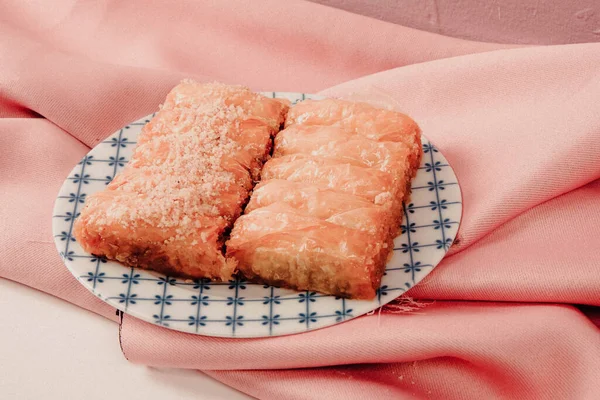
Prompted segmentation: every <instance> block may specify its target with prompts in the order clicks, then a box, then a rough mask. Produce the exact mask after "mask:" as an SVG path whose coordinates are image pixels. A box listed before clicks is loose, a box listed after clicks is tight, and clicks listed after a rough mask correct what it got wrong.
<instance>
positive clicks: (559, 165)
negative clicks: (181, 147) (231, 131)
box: [0, 0, 600, 399]
mask: <svg viewBox="0 0 600 400" xmlns="http://www.w3.org/2000/svg"><path fill="white" fill-rule="evenodd" d="M0 57H1V58H0V60H1V61H2V62H1V63H0V116H1V117H4V118H2V119H0V148H1V149H2V157H0V173H1V174H2V175H1V176H2V178H1V181H0V202H1V205H2V207H1V208H0V227H1V228H0V276H2V277H4V278H8V279H12V280H15V281H18V282H21V283H23V284H25V285H29V286H32V287H35V288H37V289H39V290H43V291H46V292H48V293H51V294H53V295H56V296H59V297H62V298H64V299H66V300H68V301H70V302H73V303H76V304H78V305H80V306H82V307H85V308H87V309H90V310H92V311H94V312H97V313H99V314H101V315H103V316H105V317H107V318H111V319H115V316H114V310H112V309H111V308H110V307H108V306H107V305H105V304H104V303H101V302H100V301H99V300H97V299H96V298H95V297H94V296H93V295H91V294H90V293H88V292H87V291H86V290H85V289H83V288H82V287H81V286H80V285H79V284H78V283H77V282H76V281H75V279H74V278H72V277H71V276H70V274H69V273H68V271H67V270H66V268H65V267H64V266H63V265H62V263H61V261H60V259H59V257H58V255H57V253H56V250H55V249H54V245H53V244H52V237H51V236H52V234H51V230H50V224H51V218H50V216H51V212H52V211H51V210H52V204H53V201H54V196H55V194H56V192H57V191H58V188H59V186H60V184H61V183H62V180H63V179H64V177H65V176H66V175H67V173H68V171H69V170H70V169H71V167H72V166H73V165H74V164H75V163H76V161H77V160H78V159H79V158H80V157H82V156H83V154H85V152H86V151H87V149H88V147H89V146H93V145H94V144H95V143H97V142H98V141H99V140H101V139H102V138H104V137H105V136H107V135H108V134H110V133H112V132H113V131H114V130H116V129H117V128H119V127H120V126H122V125H124V124H126V123H127V122H130V121H132V120H134V119H136V118H138V117H140V116H142V115H145V114H148V113H150V112H151V111H153V110H154V109H155V108H156V106H157V105H158V104H159V103H160V102H161V100H162V99H163V97H164V95H165V93H166V92H167V90H169V89H170V87H171V86H173V85H174V84H175V83H176V82H177V81H178V80H179V79H181V78H183V77H188V76H191V77H195V78H197V79H201V80H207V79H211V80H212V79H216V80H221V81H225V82H237V83H245V84H248V85H250V86H251V87H253V88H254V89H267V90H271V89H276V90H297V91H306V92H315V91H319V90H322V89H326V88H328V87H332V86H333V87H332V88H330V89H328V90H326V91H325V92H324V93H325V94H330V95H340V96H345V97H350V98H355V99H363V100H369V101H372V102H374V103H385V104H392V105H394V106H397V107H398V108H399V109H401V110H403V111H405V112H408V113H409V114H411V115H412V116H413V117H414V118H415V119H416V120H417V121H418V122H419V123H420V125H421V127H422V128H423V131H424V132H425V134H426V135H427V136H428V137H429V138H430V139H431V140H432V141H433V142H434V143H435V144H436V146H437V147H439V148H440V150H441V151H442V152H443V153H444V155H446V157H447V158H448V159H449V161H450V162H451V164H452V165H453V166H454V168H455V170H456V172H457V175H458V177H459V180H460V182H461V187H462V189H463V195H464V217H463V223H462V226H461V229H460V232H459V240H458V243H457V244H455V246H453V248H452V255H451V256H449V257H448V258H446V259H445V260H444V262H443V263H442V264H440V266H438V268H436V270H435V271H434V272H433V273H432V274H431V275H430V276H429V277H428V278H427V279H426V281H425V282H423V283H422V284H420V285H418V286H417V287H416V288H415V289H413V290H412V291H411V292H409V294H410V295H411V296H413V297H415V298H419V299H435V300H437V301H436V302H435V304H433V305H430V306H428V307H427V308H425V309H424V310H422V311H420V312H418V313H414V314H404V315H396V314H385V313H383V314H382V315H381V316H379V315H373V316H367V317H363V318H359V319H356V320H353V321H350V322H347V323H344V324H342V325H338V326H335V327H332V328H329V329H324V330H320V331H315V332H311V333H307V334H302V335H297V336H293V337H281V338H272V339H260V340H227V339H216V338H206V337H198V336H192V335H186V334H181V333H177V332H173V331H168V330H165V329H162V328H158V327H155V326H152V325H149V324H146V323H143V322H140V321H138V320H136V319H134V318H129V317H127V316H126V317H125V318H124V321H123V324H122V335H121V340H122V346H123V350H124V353H125V355H126V356H127V358H128V359H129V360H131V361H133V362H139V363H145V364H148V365H154V366H167V365H168V366H177V367H182V368H196V369H203V370H205V372H208V373H210V374H211V375H212V376H214V377H215V378H217V379H219V380H222V381H223V382H226V383H228V384H230V385H232V386H234V387H236V388H238V389H240V390H243V391H245V392H247V393H249V394H251V395H253V396H256V397H259V398H265V399H277V398H291V399H312V398H322V397H325V396H328V397H330V398H415V397H416V398H447V399H459V398H473V397H480V398H536V399H539V398H577V399H579V398H581V399H587V398H596V397H600V389H598V386H597V380H598V377H600V332H599V330H598V328H597V327H596V326H594V324H593V323H592V322H591V321H590V319H588V318H586V317H585V316H584V314H582V313H581V311H579V310H578V309H577V308H574V307H572V306H565V305H558V304H557V303H571V304H573V303H576V304H587V305H590V306H598V305H600V262H599V260H600V245H598V240H597V239H596V237H597V232H598V226H599V225H600V202H599V201H598V199H599V198H600V113H598V104H600V73H599V72H598V65H600V44H581V45H567V46H557V47H535V48H514V47H513V46H499V45H490V44H483V43H474V42H466V41H461V40H457V39H451V38H447V37H442V36H436V35H433V34H429V33H424V32H419V31H415V30H411V29H408V28H403V27H400V26H396V25H393V24H388V23H385V22H381V21H376V20H372V19H368V18H365V17H361V16H357V15H353V14H349V13H346V12H343V11H339V10H334V9H330V8H327V7H323V6H319V5H316V4H311V3H306V2H296V1H294V2H279V1H275V0H272V1H260V2H257V1H253V2H250V1H235V2H227V5H225V4H224V3H223V2H218V1H213V2H192V1H190V2H176V3H170V2H169V3H166V2H145V3H144V5H143V6H142V5H136V4H133V3H121V2H104V3H100V2H81V3H73V2H70V1H60V2H56V3H53V6H52V7H47V8H46V9H45V10H40V9H39V7H38V5H36V4H34V3H30V2H18V1H12V2H11V1H8V2H3V3H0ZM382 71H385V72H382ZM349 80H350V82H347V83H343V82H346V81H349ZM336 85H337V86H336ZM446 300H460V301H458V302H450V301H446ZM465 300H480V301H484V302H467V301H465ZM498 301H502V302H511V303H497V302H498ZM515 302H521V303H523V304H514V303H515ZM541 303H546V304H541ZM590 310H591V311H590ZM586 311H587V312H588V313H589V314H590V315H594V316H595V317H594V318H596V319H597V309H596V308H592V307H591V308H589V309H588V310H586ZM341 365H344V366H341ZM334 366H337V367H334ZM303 367H313V368H303ZM240 369H247V370H243V371H242V370H240Z"/></svg>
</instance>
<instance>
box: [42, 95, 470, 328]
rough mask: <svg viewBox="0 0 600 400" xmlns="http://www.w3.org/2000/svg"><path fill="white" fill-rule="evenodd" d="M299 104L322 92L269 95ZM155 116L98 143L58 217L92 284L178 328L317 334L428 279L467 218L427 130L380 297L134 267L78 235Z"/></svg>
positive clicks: (57, 232) (63, 195) (61, 234)
mask: <svg viewBox="0 0 600 400" xmlns="http://www.w3.org/2000/svg"><path fill="white" fill-rule="evenodd" d="M264 94H265V95H269V96H272V97H283V98H288V99H290V100H292V102H296V101H298V100H301V99H304V98H313V97H315V96H311V95H304V94H302V93H282V92H275V93H273V92H268V93H264ZM152 116H153V115H149V116H147V117H145V118H142V119H140V120H138V121H135V122H133V123H131V124H129V125H127V126H126V127H124V128H123V129H121V130H119V131H118V132H115V133H114V134H113V135H111V136H109V137H108V138H107V139H106V140H104V141H103V142H101V143H100V144H98V145H97V146H96V147H95V148H93V149H92V150H91V151H90V152H89V153H88V154H87V155H86V156H85V157H84V158H83V159H82V160H81V161H80V162H79V163H78V164H77V165H76V166H75V168H74V169H73V170H72V171H71V173H70V174H69V176H68V178H67V179H66V180H65V182H64V184H63V185H62V187H61V189H60V192H59V194H58V197H57V199H56V203H55V206H54V214H53V224H52V229H53V234H54V241H55V243H56V247H57V248H58V251H59V252H60V255H61V256H62V258H63V260H64V262H65V265H66V266H67V268H69V270H70V271H71V273H72V274H73V275H74V276H75V277H76V278H77V279H78V280H79V282H81V283H82V284H83V285H84V286H85V287H86V288H88V289H89V290H91V291H92V292H93V293H95V294H96V295H97V296H98V297H99V298H101V299H102V300H104V301H106V302H107V303H109V304H110V305H112V306H114V307H116V308H117V309H119V310H121V311H123V312H125V313H127V314H130V315H132V316H134V317H137V318H140V319H142V320H144V321H147V322H151V323H154V324H158V325H162V326H165V327H167V328H170V329H175V330H178V331H182V332H189V333H195V334H201V335H210V336H222V337H238V338H241V337H264V336H278V335H287V334H292V333H299V332H305V331H310V330H313V329H318V328H323V327H326V326H330V325H334V324H338V323H341V322H343V321H347V320H349V319H351V318H355V317H358V316H359V315H362V314H365V313H367V312H369V311H372V310H375V309H377V308H378V307H379V306H381V305H383V304H386V303H388V302H390V301H392V300H393V299H395V298H396V297H398V296H400V295H401V294H403V293H404V292H406V291H407V290H409V289H410V288H412V287H413V286H414V285H415V284H416V283H418V282H419V281H420V280H421V279H423V278H424V277H425V276H426V275H427V274H428V273H430V272H431V271H432V270H433V268H434V267H435V266H436V265H437V264H438V263H439V262H440V261H441V259H442V258H443V257H444V255H445V254H446V252H447V251H448V248H449V247H450V245H451V244H452V242H453V240H454V238H455V237H456V232H457V230H458V226H459V223H460V219H461V214H462V204H461V193H460V188H459V186H458V181H457V179H456V176H455V175H454V171H453V170H452V168H451V167H450V166H449V165H448V162H447V161H446V159H445V158H444V156H443V155H442V154H441V153H440V152H439V151H438V150H437V149H436V148H435V147H434V146H433V145H431V144H430V143H429V141H428V140H427V139H426V138H425V137H423V152H424V154H423V161H422V163H421V167H420V168H419V171H418V173H417V176H416V177H415V179H414V180H413V182H412V196H411V203H410V204H407V205H406V206H405V211H406V212H405V214H406V215H405V217H404V220H403V222H402V232H403V233H402V235H401V236H399V237H397V238H396V240H395V242H394V247H395V248H394V254H393V256H392V258H391V260H390V262H389V263H388V265H387V269H386V273H385V275H384V277H383V280H382V283H381V287H380V289H379V291H378V294H377V297H376V298H375V299H374V300H372V301H365V300H347V299H341V298H337V297H334V296H326V295H322V294H320V293H315V292H309V291H308V292H296V291H293V290H287V289H280V288H276V287H271V286H263V285H257V284H252V283H247V282H244V281H239V280H236V281H232V282H229V283H216V282H209V281H203V280H200V281H194V282H190V281H188V282H186V281H183V280H179V279H175V278H171V277H168V276H165V275H162V274H159V273H155V272H150V271H144V270H141V269H136V268H130V267H125V266H123V265H121V264H119V263H117V262H112V261H106V260H103V259H100V258H97V257H94V256H93V255H91V254H89V253H86V252H84V251H83V250H82V249H81V247H80V246H79V244H78V243H77V242H76V240H75V238H74V237H73V236H72V229H73V221H74V219H75V218H77V217H78V216H79V212H80V210H81V208H82V207H83V204H84V202H85V199H86V197H87V196H89V195H90V194H92V193H94V192H97V191H100V190H102V189H104V188H105V186H106V185H107V184H108V183H109V182H110V181H111V179H112V177H113V176H114V175H115V174H116V173H117V172H118V171H119V170H120V169H121V168H123V167H124V166H125V164H126V163H127V161H128V160H129V157H130V156H131V154H132V151H133V149H134V147H135V143H136V138H137V136H138V134H139V132H140V130H141V129H142V127H143V126H144V124H145V123H146V122H148V120H149V119H150V118H151V117H152Z"/></svg>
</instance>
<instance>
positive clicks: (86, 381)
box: [0, 278, 251, 400]
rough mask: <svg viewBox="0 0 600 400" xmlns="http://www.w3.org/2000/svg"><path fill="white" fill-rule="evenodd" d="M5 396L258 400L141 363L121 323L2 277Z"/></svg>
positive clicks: (1, 381) (1, 379)
mask: <svg viewBox="0 0 600 400" xmlns="http://www.w3.org/2000/svg"><path fill="white" fill-rule="evenodd" d="M0 399H6V400H30V399H45V400H55V399H57V400H58V399H60V400H68V399H86V400H108V399H111V400H112V399H145V400H153V399H161V400H164V399H183V400H187V399H190V400H191V399H194V400H206V399H211V400H212V399H228V400H229V399H231V400H241V399H244V400H246V399H251V397H248V396H246V395H244V394H242V393H240V392H238V391H236V390H234V389H231V388H229V387H227V386H225V385H223V384H221V383H220V382H217V381H215V380H214V379H212V378H210V377H208V376H207V375H204V374H202V373H200V372H196V371H189V370H175V369H156V368H149V367H145V366H141V365H135V364H132V363H130V362H128V361H127V360H125V358H124V357H123V355H122V354H121V350H120V349H119V341H118V326H117V324H115V323H114V322H111V321H108V320H106V319H105V318H103V317H100V316H98V315H96V314H94V313H91V312H89V311H85V310H83V309H81V308H79V307H76V306H74V305H72V304H69V303H67V302H65V301H63V300H59V299H57V298H55V297H53V296H50V295H47V294H45V293H41V292H39V291H37V290H34V289H31V288H28V287H26V286H23V285H20V284H17V283H14V282H10V281H7V280H5V279H1V278H0Z"/></svg>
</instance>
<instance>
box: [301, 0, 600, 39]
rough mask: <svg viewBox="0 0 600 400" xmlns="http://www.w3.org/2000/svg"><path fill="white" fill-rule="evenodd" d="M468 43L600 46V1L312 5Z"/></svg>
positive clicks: (361, 0)
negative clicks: (361, 15)
mask: <svg viewBox="0 0 600 400" xmlns="http://www.w3.org/2000/svg"><path fill="white" fill-rule="evenodd" d="M311 1H313V2H315V3H321V4H324V5H327V6H331V7H336V8H340V9H343V10H347V11H351V12H354V13H357V14H363V15H367V16H370V17H373V18H377V19H381V20H384V21H388V22H393V23H396V24H400V25H404V26H408V27H411V28H415V29H420V30H425V31H429V32H435V33H439V34H442V35H447V36H453V37H458V38H463V39H470V40H478V41H485V42H495V43H519V44H565V43H581V42H600V0H374V1H371V0H311Z"/></svg>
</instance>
